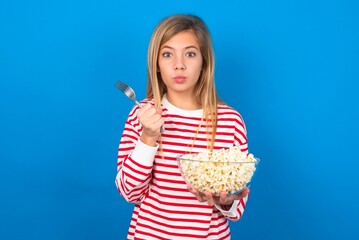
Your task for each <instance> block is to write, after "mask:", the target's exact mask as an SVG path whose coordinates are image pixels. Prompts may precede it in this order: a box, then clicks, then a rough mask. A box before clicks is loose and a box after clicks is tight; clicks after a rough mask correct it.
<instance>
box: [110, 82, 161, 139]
mask: <svg viewBox="0 0 359 240" xmlns="http://www.w3.org/2000/svg"><path fill="white" fill-rule="evenodd" d="M115 86H116V87H117V88H118V89H120V90H121V91H122V92H123V93H124V94H125V95H126V96H127V97H129V98H130V99H132V100H133V101H134V102H135V103H136V105H137V106H138V107H139V108H142V105H141V104H140V103H139V102H138V101H137V100H136V94H135V91H134V90H133V89H132V88H131V87H130V86H128V85H127V84H126V83H124V82H121V81H117V82H116V84H115ZM164 131H165V127H164V126H162V127H161V132H162V133H163V132H164Z"/></svg>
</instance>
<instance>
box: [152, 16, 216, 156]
mask: <svg viewBox="0 0 359 240" xmlns="http://www.w3.org/2000/svg"><path fill="white" fill-rule="evenodd" d="M187 30H192V31H193V33H194V34H195V36H196V38H197V41H198V44H199V46H200V50H201V53H202V59H203V66H202V71H201V74H200V76H199V79H198V82H197V84H196V86H195V94H196V100H197V102H198V103H199V104H200V105H201V107H202V108H203V116H202V119H204V120H205V122H206V129H207V136H208V137H207V141H208V143H209V144H208V148H210V149H211V150H212V149H213V145H214V139H215V136H216V130H217V104H218V102H219V101H220V100H219V97H218V94H217V91H216V87H215V81H214V51H213V46H212V39H211V36H210V33H209V30H208V28H207V26H206V25H205V23H204V22H203V21H202V19H200V18H199V17H197V16H193V15H183V14H178V15H173V16H170V17H167V18H165V19H163V20H162V21H161V22H160V23H159V24H158V25H157V27H156V28H155V30H154V32H153V34H152V37H151V41H150V43H149V46H148V58H147V72H148V81H147V94H146V97H147V98H154V101H155V106H156V107H160V106H161V99H162V97H163V95H164V94H165V93H166V91H167V89H166V85H165V84H164V82H163V80H162V77H161V74H160V72H159V71H158V55H159V51H160V49H161V47H162V46H163V44H164V43H166V42H167V41H168V40H170V39H171V38H172V37H173V36H174V35H176V34H178V33H180V32H183V31H187ZM210 130H211V131H210ZM209 133H211V134H209Z"/></svg>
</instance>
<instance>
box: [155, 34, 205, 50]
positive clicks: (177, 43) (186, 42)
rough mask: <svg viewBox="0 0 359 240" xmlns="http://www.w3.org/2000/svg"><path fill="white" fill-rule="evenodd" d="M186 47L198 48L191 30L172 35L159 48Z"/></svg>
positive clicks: (196, 40)
mask: <svg viewBox="0 0 359 240" xmlns="http://www.w3.org/2000/svg"><path fill="white" fill-rule="evenodd" d="M188 46H194V47H196V48H199V42H198V39H197V37H196V35H195V34H194V32H193V31H192V30H187V31H183V32H179V33H177V34H175V35H173V36H172V37H171V38H170V39H169V40H168V41H167V42H165V43H164V44H163V45H162V46H161V48H163V47H171V48H186V47H188Z"/></svg>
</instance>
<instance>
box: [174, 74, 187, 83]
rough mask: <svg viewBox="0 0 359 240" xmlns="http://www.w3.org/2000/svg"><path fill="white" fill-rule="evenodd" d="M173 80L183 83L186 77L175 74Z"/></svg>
mask: <svg viewBox="0 0 359 240" xmlns="http://www.w3.org/2000/svg"><path fill="white" fill-rule="evenodd" d="M174 80H175V82H176V83H184V81H185V80H186V77H183V76H176V77H174Z"/></svg>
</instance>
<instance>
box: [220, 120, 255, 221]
mask: <svg viewBox="0 0 359 240" xmlns="http://www.w3.org/2000/svg"><path fill="white" fill-rule="evenodd" d="M233 121H234V122H233V125H234V143H233V145H234V146H239V147H240V149H241V151H242V152H244V153H247V154H248V142H247V129H246V126H245V123H244V121H243V118H242V117H241V116H240V115H239V114H238V115H237V114H236V116H235V117H234V120H233ZM247 200H248V195H247V196H246V197H245V198H242V199H240V200H236V201H234V202H233V204H232V205H231V206H224V205H217V204H216V205H215V206H216V208H217V209H218V210H219V211H220V212H221V213H222V214H223V216H225V217H226V218H227V219H228V220H231V221H234V222H235V221H238V220H239V219H240V218H241V217H242V215H243V212H244V209H245V208H246V203H247Z"/></svg>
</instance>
